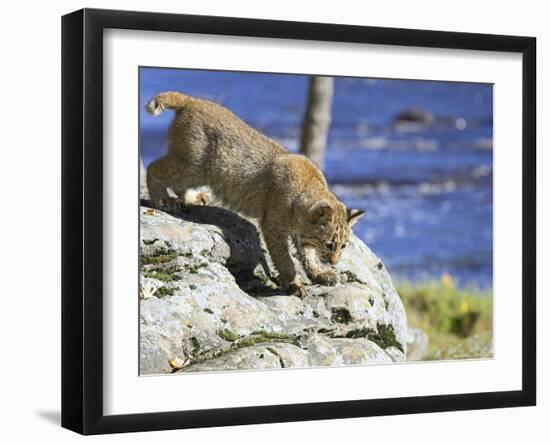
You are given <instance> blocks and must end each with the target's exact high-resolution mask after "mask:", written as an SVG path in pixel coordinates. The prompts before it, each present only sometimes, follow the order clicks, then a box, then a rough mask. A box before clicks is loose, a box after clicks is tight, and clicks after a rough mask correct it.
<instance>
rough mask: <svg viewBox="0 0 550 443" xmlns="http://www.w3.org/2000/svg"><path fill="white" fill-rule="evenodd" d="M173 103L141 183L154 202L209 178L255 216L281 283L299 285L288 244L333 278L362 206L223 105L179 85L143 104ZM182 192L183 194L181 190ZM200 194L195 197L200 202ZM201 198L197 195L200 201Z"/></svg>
mask: <svg viewBox="0 0 550 443" xmlns="http://www.w3.org/2000/svg"><path fill="white" fill-rule="evenodd" d="M165 109H173V110H175V111H176V115H175V117H174V120H173V122H172V124H171V127H170V130H169V135H168V138H169V150H168V153H167V155H166V156H164V157H162V158H160V159H158V160H156V161H155V162H153V163H151V165H150V166H149V168H148V169H147V186H148V189H149V194H150V196H151V201H152V203H153V205H155V206H157V207H171V206H172V205H173V204H174V203H177V202H175V201H174V200H173V199H171V198H170V197H169V195H168V193H167V188H171V189H172V190H173V191H174V192H175V193H176V194H177V195H178V197H179V199H180V201H182V202H184V201H185V202H187V203H189V198H188V196H189V192H188V191H189V190H190V189H194V188H197V187H200V186H210V188H211V189H212V191H213V192H214V194H215V196H216V198H218V199H220V200H222V201H223V203H224V204H225V205H226V206H228V207H230V208H232V209H234V210H236V211H238V212H241V213H243V214H245V215H247V216H249V217H254V218H256V219H257V220H258V221H259V224H260V227H261V230H262V233H263V236H264V239H265V242H266V245H267V247H268V249H269V252H270V255H271V258H272V259H273V263H274V265H275V266H276V268H277V270H278V272H279V282H280V285H281V287H282V288H283V289H284V290H291V291H296V290H298V291H299V292H300V293H303V286H302V284H301V283H300V282H299V280H298V278H297V275H296V271H295V269H294V265H293V263H292V260H291V258H290V253H289V250H288V239H289V237H290V238H292V239H293V240H294V242H295V243H296V244H297V245H298V247H299V248H301V250H302V252H303V256H304V268H305V270H306V272H307V274H308V276H309V277H310V278H311V279H312V280H313V281H316V282H320V283H324V284H334V283H336V280H337V278H336V277H337V276H336V273H335V271H334V269H332V268H331V267H330V265H329V264H328V263H330V264H332V265H334V264H336V263H337V262H338V260H339V258H340V254H341V251H342V249H343V248H344V247H345V245H346V243H347V242H348V240H349V236H350V228H351V225H352V224H353V223H355V222H356V221H357V220H358V219H359V217H360V216H361V215H362V214H363V212H362V211H356V210H349V209H347V208H346V207H345V206H344V204H343V203H341V202H340V201H338V199H337V198H336V197H335V196H334V194H333V193H332V192H330V190H329V189H328V186H327V182H326V180H325V178H324V176H323V174H322V173H321V171H320V170H319V169H318V168H317V167H316V166H315V165H314V164H313V163H312V162H311V161H309V160H308V159H307V158H305V157H303V156H301V155H295V154H291V153H290V152H289V151H287V150H286V149H285V148H283V147H282V146H281V145H279V144H278V143H276V142H275V141H273V140H271V139H269V138H268V137H266V136H264V135H263V134H261V133H260V132H258V131H256V130H255V129H253V128H251V127H250V126H248V125H247V124H246V123H244V122H243V121H242V120H240V119H239V118H238V117H237V116H236V115H235V114H233V113H232V112H231V111H229V110H228V109H226V108H224V107H222V106H220V105H217V104H215V103H212V102H210V101H207V100H202V99H198V98H194V97H191V96H188V95H184V94H182V93H179V92H164V93H161V94H159V95H158V96H157V97H155V98H153V99H152V100H151V101H150V102H149V103H148V104H147V110H148V111H149V112H150V113H151V114H153V115H157V114H159V113H160V112H162V111H163V110H165ZM186 196H187V197H186ZM206 201H207V199H206V197H205V196H203V195H201V196H200V197H199V198H198V203H197V204H206ZM201 202H202V203H201Z"/></svg>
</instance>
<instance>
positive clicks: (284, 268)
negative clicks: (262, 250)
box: [262, 222, 306, 297]
mask: <svg viewBox="0 0 550 443" xmlns="http://www.w3.org/2000/svg"><path fill="white" fill-rule="evenodd" d="M262 233H263V235H264V239H265V243H266V245H267V249H268V250H269V254H270V255H271V259H272V260H273V264H274V265H275V268H276V269H277V271H278V272H279V285H280V287H281V289H282V290H283V291H285V292H288V293H289V294H296V295H298V296H299V297H303V296H305V295H306V291H305V288H304V286H303V284H302V283H301V282H300V280H299V277H298V275H297V274H296V269H295V268H294V263H293V262H292V258H291V257H290V253H289V251H288V236H289V232H288V231H286V230H284V229H281V225H280V224H278V223H274V222H271V223H270V222H267V223H266V222H263V223H262Z"/></svg>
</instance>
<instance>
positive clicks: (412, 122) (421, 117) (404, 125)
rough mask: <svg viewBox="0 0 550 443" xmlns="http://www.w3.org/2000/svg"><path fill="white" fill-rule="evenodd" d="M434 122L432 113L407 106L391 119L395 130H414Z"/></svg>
mask: <svg viewBox="0 0 550 443" xmlns="http://www.w3.org/2000/svg"><path fill="white" fill-rule="evenodd" d="M434 123H435V117H434V115H433V114H432V113H431V112H429V111H426V110H424V109H421V108H409V109H405V110H403V111H401V112H400V113H399V114H397V115H396V116H395V117H394V119H393V124H394V126H395V127H396V129H397V130H403V131H415V130H421V129H424V128H425V127H427V126H431V125H433V124H434Z"/></svg>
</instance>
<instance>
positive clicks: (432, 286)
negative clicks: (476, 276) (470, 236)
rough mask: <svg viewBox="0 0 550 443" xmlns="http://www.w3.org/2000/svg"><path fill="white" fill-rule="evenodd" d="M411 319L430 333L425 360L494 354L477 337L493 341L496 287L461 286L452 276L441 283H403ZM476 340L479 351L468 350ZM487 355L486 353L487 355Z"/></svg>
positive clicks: (401, 291) (400, 287)
mask: <svg viewBox="0 0 550 443" xmlns="http://www.w3.org/2000/svg"><path fill="white" fill-rule="evenodd" d="M396 286H397V291H398V292H399V295H400V296H401V299H402V300H403V304H404V305H405V310H406V311H407V317H408V321H409V323H410V324H411V325H412V326H415V327H418V328H420V329H422V330H423V331H425V332H426V333H427V334H428V337H429V339H430V342H429V347H428V352H427V355H426V357H425V359H427V360H430V359H441V358H469V357H480V356H481V357H483V356H485V357H490V356H491V355H490V354H491V353H490V352H489V351H487V352H485V351H481V352H480V351H479V348H480V347H482V348H483V346H478V345H479V343H475V342H476V340H478V341H484V342H486V343H488V342H490V340H491V338H492V331H493V296H492V295H493V294H492V290H485V291H481V290H478V289H476V288H457V287H455V286H454V283H453V281H452V279H450V278H449V277H446V278H442V281H441V282H438V281H433V282H426V283H419V284H411V283H409V282H400V283H399V284H397V285H396ZM473 343H475V348H476V349H475V351H474V350H472V351H471V352H469V351H468V349H469V347H470V346H469V345H470V344H473ZM484 353H485V354H487V355H483V354H484Z"/></svg>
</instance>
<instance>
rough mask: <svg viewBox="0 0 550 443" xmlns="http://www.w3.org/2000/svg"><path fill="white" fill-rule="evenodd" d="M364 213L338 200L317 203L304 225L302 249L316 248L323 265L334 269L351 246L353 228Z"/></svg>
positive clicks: (303, 222) (308, 214) (309, 212)
mask: <svg viewBox="0 0 550 443" xmlns="http://www.w3.org/2000/svg"><path fill="white" fill-rule="evenodd" d="M364 213H365V211H360V210H358V209H349V208H347V207H346V206H345V205H344V204H343V203H341V202H339V201H338V200H336V199H334V201H330V202H329V201H321V202H319V203H316V204H315V205H313V206H312V207H311V208H310V209H309V211H307V214H306V217H305V218H306V219H305V220H303V221H302V223H301V228H302V229H301V232H300V233H299V237H300V242H301V244H302V246H303V247H313V248H314V249H315V250H316V252H317V256H318V257H319V259H320V260H321V261H322V262H324V263H330V264H331V265H335V264H336V263H338V260H340V255H341V254H342V250H343V249H344V248H345V247H346V246H347V244H348V242H349V237H350V234H351V227H352V226H353V225H354V224H355V223H356V222H357V221H358V220H359V219H360V218H361V217H362V216H363V214H364Z"/></svg>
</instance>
